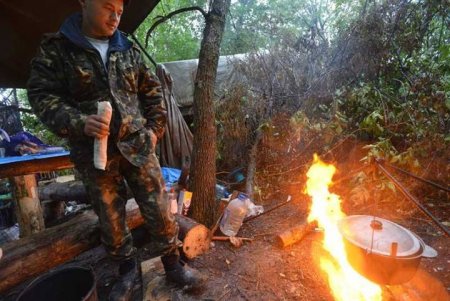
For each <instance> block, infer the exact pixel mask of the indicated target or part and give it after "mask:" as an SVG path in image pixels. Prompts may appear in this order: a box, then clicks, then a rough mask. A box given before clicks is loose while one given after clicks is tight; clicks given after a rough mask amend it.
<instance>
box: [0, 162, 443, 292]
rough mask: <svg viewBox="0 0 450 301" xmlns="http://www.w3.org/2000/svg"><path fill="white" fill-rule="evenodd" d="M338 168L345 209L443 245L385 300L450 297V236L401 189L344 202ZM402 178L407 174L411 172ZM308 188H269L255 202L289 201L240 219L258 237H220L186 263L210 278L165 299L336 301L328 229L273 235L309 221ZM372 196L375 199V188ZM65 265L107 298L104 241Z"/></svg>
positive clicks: (430, 202) (428, 192) (439, 201)
mask: <svg viewBox="0 0 450 301" xmlns="http://www.w3.org/2000/svg"><path fill="white" fill-rule="evenodd" d="M338 169H340V170H341V172H340V173H338V174H337V175H336V176H337V177H336V181H335V182H336V184H335V186H334V187H333V188H332V190H333V191H334V192H336V193H338V194H339V195H341V197H342V199H343V204H342V207H343V210H344V211H345V213H346V214H347V215H353V214H365V215H375V216H379V217H382V218H385V219H389V220H391V221H394V222H396V223H398V224H401V225H403V226H404V227H406V228H408V229H410V230H411V231H413V232H415V233H416V234H417V235H419V236H420V237H421V238H422V239H423V240H424V241H425V243H426V244H428V245H430V246H431V247H433V248H434V249H435V250H437V252H438V256H437V257H436V258H432V259H426V258H422V260H421V262H420V265H419V269H418V272H417V273H416V275H415V276H414V278H413V279H411V280H410V281H408V282H406V283H403V284H401V285H395V286H383V287H382V291H383V300H384V301H425V300H426V301H429V300H435V301H447V300H450V297H449V291H450V272H449V270H450V269H449V267H450V256H449V255H450V251H449V250H450V248H449V246H450V240H449V239H448V237H446V236H445V235H444V234H443V233H442V232H441V231H439V229H438V228H437V227H436V226H435V225H434V224H433V223H432V222H431V220H430V219H429V218H428V217H426V216H425V215H424V214H423V213H421V212H420V211H419V210H418V209H417V208H416V207H415V206H414V205H413V203H412V202H411V201H409V200H407V199H405V198H404V197H403V196H402V195H401V194H399V193H397V194H393V195H392V196H390V199H389V201H385V202H383V201H371V202H364V203H360V204H358V205H355V203H351V204H350V202H348V201H347V199H348V198H349V197H350V192H349V191H348V189H347V187H348V186H349V185H348V184H349V183H348V177H346V176H345V175H347V174H348V173H350V172H351V171H352V170H356V169H358V167H356V166H349V165H340V166H338ZM343 171H346V172H343ZM346 178H347V180H346ZM340 179H341V180H340ZM401 179H402V180H404V181H409V180H407V179H406V178H401ZM420 187H422V188H421V189H417V187H416V189H414V192H415V193H417V192H418V191H419V193H418V194H417V195H416V196H417V198H418V199H420V200H423V201H424V203H425V204H426V206H427V208H428V209H429V210H431V211H432V213H433V214H435V216H437V217H438V218H439V219H440V220H441V221H449V220H450V210H449V206H450V204H449V201H448V200H449V196H448V194H446V193H444V194H443V193H442V192H435V190H432V189H428V188H425V187H426V186H420ZM303 188H304V187H303V184H302V178H301V177H300V178H299V180H296V181H291V182H287V183H285V184H284V185H278V186H277V189H273V190H272V193H270V194H266V195H265V197H263V198H261V199H260V200H258V201H255V203H256V204H257V205H264V207H265V209H266V210H268V209H270V208H272V207H273V206H275V205H277V204H279V203H281V202H284V201H285V200H286V198H287V196H288V195H291V196H292V201H291V202H290V203H289V204H287V205H285V206H282V207H280V208H278V209H276V210H274V211H272V212H270V213H267V214H264V215H262V216H260V217H258V218H256V219H253V220H251V221H249V222H247V223H245V224H244V225H243V226H242V228H241V230H240V232H239V236H241V237H248V238H253V241H252V242H245V243H244V245H243V246H242V247H240V248H235V247H233V246H232V245H231V244H230V243H229V242H223V241H215V242H214V243H213V245H212V247H211V249H210V250H209V252H207V253H206V254H204V255H202V256H200V257H198V258H196V259H195V260H193V261H191V262H188V264H189V265H190V266H192V267H195V268H197V269H198V270H200V271H201V272H202V273H203V274H204V276H205V278H206V282H205V286H204V288H203V289H202V290H199V291H191V292H190V291H183V290H181V289H177V288H170V287H169V291H170V297H169V298H166V299H164V300H217V301H218V300H233V301H234V300H310V301H328V300H329V301H331V300H334V297H333V296H332V294H331V292H330V288H329V285H328V283H327V280H326V276H325V274H324V272H322V270H321V269H320V267H319V264H318V262H317V258H318V255H323V256H330V255H329V254H328V253H327V252H326V251H324V249H323V248H322V244H321V242H322V236H323V234H322V233H321V232H320V231H318V232H313V233H311V234H309V235H307V236H306V237H305V238H304V239H303V240H302V241H300V242H298V243H296V244H294V245H292V246H289V247H287V248H285V249H281V248H280V247H278V246H277V245H276V243H275V237H276V234H278V233H281V232H282V231H283V230H285V229H288V228H289V227H292V226H294V225H296V224H299V223H302V222H304V221H305V220H306V216H307V214H308V206H309V198H308V197H307V196H306V195H304V194H303V193H302V191H303ZM371 197H373V198H377V196H376V195H372V196H371ZM133 235H134V237H135V242H136V246H137V247H138V248H139V258H140V260H141V261H145V260H148V259H150V258H153V257H155V256H156V255H157V254H156V253H155V250H154V249H152V247H151V245H148V244H145V239H143V236H144V234H143V233H142V232H140V231H135V232H134V233H133ZM68 265H81V266H90V267H92V268H93V269H94V271H95V274H96V277H97V292H98V296H99V300H107V296H108V293H109V291H110V289H111V287H112V285H113V284H114V281H115V279H116V274H117V271H116V269H115V268H114V263H113V262H111V261H110V260H109V259H108V258H107V257H106V255H105V252H104V251H103V249H102V248H101V247H98V248H96V249H93V250H91V251H89V252H85V253H83V254H82V255H80V256H79V257H77V258H76V259H75V260H74V261H73V262H71V263H69V264H68ZM26 284H27V283H23V284H22V285H20V286H18V287H16V288H14V289H13V290H11V291H10V292H8V293H7V294H6V295H5V296H3V297H1V298H0V300H5V301H10V300H15V298H16V297H17V295H18V293H19V292H20V291H21V290H23V289H24V287H25V286H26ZM133 300H135V301H138V300H139V301H140V300H143V297H142V283H140V282H139V283H136V287H135V294H134V298H133ZM145 300H157V299H145ZM158 300H163V299H158ZM349 301H352V300H349Z"/></svg>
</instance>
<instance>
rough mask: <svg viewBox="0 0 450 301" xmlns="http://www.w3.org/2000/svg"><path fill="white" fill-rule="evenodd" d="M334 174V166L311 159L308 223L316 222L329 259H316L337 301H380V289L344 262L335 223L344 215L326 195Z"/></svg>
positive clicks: (338, 203) (338, 202)
mask: <svg viewBox="0 0 450 301" xmlns="http://www.w3.org/2000/svg"><path fill="white" fill-rule="evenodd" d="M335 171H336V168H335V167H334V166H333V165H329V164H326V163H324V162H322V161H321V160H320V159H319V157H318V156H317V155H314V163H313V165H312V166H311V167H310V169H309V170H308V173H307V177H308V180H307V183H306V193H307V194H308V195H309V196H310V197H311V199H312V205H311V209H310V213H309V215H308V222H313V221H317V223H318V225H319V227H320V228H322V229H323V231H324V238H323V247H324V249H325V250H326V251H328V253H329V254H330V255H331V256H321V257H320V258H319V262H320V268H321V269H322V270H323V271H324V272H325V273H326V275H327V277H328V284H329V286H330V288H331V291H332V294H333V296H334V298H335V299H336V300H370V301H375V300H382V289H381V287H380V286H379V285H377V284H375V283H373V282H371V281H369V280H367V279H366V278H364V277H363V276H361V275H360V274H358V273H357V272H356V271H355V270H354V269H353V268H352V266H351V265H350V263H349V262H348V260H347V256H346V251H345V245H344V240H343V237H342V235H341V233H340V231H339V229H338V221H339V220H340V219H342V218H343V217H345V213H343V212H342V210H341V199H340V197H339V196H338V195H336V194H333V193H330V192H329V191H328V187H329V186H330V184H331V183H332V177H333V174H334V173H335ZM319 256H320V255H319Z"/></svg>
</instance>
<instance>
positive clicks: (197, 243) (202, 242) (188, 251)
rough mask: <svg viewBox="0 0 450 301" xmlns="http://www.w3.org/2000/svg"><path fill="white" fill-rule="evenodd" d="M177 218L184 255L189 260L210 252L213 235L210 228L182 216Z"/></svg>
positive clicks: (178, 215) (179, 215)
mask: <svg viewBox="0 0 450 301" xmlns="http://www.w3.org/2000/svg"><path fill="white" fill-rule="evenodd" d="M175 218H176V220H177V222H178V225H179V227H180V231H179V234H178V238H179V239H180V240H181V241H182V242H183V253H184V255H186V257H187V258H188V259H192V258H195V257H196V256H198V255H200V254H203V253H205V252H206V251H208V250H209V247H210V243H211V233H210V231H209V229H208V228H206V227H205V226H204V225H202V224H199V223H197V222H196V221H195V220H193V219H191V218H189V217H187V216H184V215H181V214H175Z"/></svg>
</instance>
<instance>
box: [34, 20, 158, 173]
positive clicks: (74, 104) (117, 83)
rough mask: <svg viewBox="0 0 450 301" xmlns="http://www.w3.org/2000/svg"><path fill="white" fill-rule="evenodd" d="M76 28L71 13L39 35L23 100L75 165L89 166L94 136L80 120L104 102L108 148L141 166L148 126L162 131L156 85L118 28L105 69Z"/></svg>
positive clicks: (145, 158)
mask: <svg viewBox="0 0 450 301" xmlns="http://www.w3.org/2000/svg"><path fill="white" fill-rule="evenodd" d="M80 27H81V15H80V14H75V15H72V16H70V17H69V18H68V19H67V20H66V21H65V22H64V23H63V25H62V27H61V29H60V31H59V32H58V33H55V34H48V35H46V36H44V38H43V40H42V42H41V45H40V49H39V51H38V54H37V56H36V57H35V58H34V59H33V61H32V63H31V74H30V78H29V81H28V87H27V88H28V99H29V102H30V104H31V106H32V108H33V110H34V112H35V113H36V115H37V116H38V117H39V119H40V120H41V121H42V122H43V123H44V124H45V125H47V126H48V127H49V128H50V129H51V130H52V131H53V132H54V133H56V134H57V135H59V136H61V137H66V138H68V142H69V145H70V147H71V157H72V160H73V161H74V163H75V164H93V163H92V162H93V155H92V153H93V142H94V138H92V137H88V136H86V135H85V134H84V122H85V119H86V117H87V116H88V115H91V114H96V113H97V102H98V101H109V102H110V103H111V105H112V107H113V117H112V120H111V125H110V136H109V138H108V150H109V152H113V151H116V152H117V149H118V150H119V151H120V153H122V154H123V155H124V156H125V157H126V158H127V159H128V160H129V161H130V162H131V163H132V164H134V165H136V166H143V165H144V164H146V163H147V162H148V157H149V154H150V153H152V152H154V146H153V145H152V143H151V137H150V133H149V130H152V131H153V132H154V133H155V134H156V135H157V136H158V137H159V138H161V136H162V135H163V133H164V126H165V123H166V109H165V108H164V103H163V98H162V94H161V86H160V83H159V81H158V79H157V78H156V77H155V76H154V75H153V74H152V73H151V71H150V70H149V68H148V67H147V66H146V65H145V63H144V61H143V58H142V55H141V53H140V51H139V49H137V48H136V47H135V46H134V45H133V44H132V43H131V42H130V41H129V40H128V39H127V38H126V37H125V36H124V35H123V34H122V33H121V32H119V31H116V32H115V33H114V35H113V36H112V37H111V38H110V41H109V49H108V63H107V67H105V65H104V64H103V62H102V59H101V57H100V53H99V52H98V51H97V50H96V49H95V48H94V47H93V46H92V45H91V44H90V43H89V42H88V41H87V39H86V38H85V37H84V36H83V34H82V33H81V29H80Z"/></svg>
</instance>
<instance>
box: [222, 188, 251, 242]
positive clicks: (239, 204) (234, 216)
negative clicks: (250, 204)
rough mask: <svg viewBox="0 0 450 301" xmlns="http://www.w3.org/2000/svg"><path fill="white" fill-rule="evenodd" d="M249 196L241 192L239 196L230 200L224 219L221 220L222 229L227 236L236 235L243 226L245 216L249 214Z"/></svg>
mask: <svg viewBox="0 0 450 301" xmlns="http://www.w3.org/2000/svg"><path fill="white" fill-rule="evenodd" d="M247 199H248V197H247V196H246V195H245V194H243V193H240V194H239V195H238V197H237V198H235V199H233V200H231V201H230V203H229V204H228V206H227V208H225V212H224V214H223V217H222V220H221V221H220V231H222V233H223V234H225V235H227V236H236V234H237V233H238V231H239V229H240V228H241V226H242V222H243V221H244V218H245V216H246V215H247V211H248V208H247V202H246V200H247Z"/></svg>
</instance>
